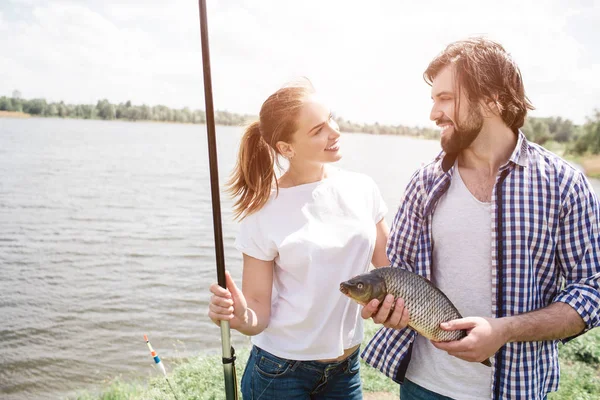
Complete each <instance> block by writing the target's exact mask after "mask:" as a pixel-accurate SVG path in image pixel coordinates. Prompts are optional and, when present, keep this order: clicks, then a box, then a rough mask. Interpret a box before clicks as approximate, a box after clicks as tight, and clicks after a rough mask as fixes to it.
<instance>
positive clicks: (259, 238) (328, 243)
mask: <svg viewBox="0 0 600 400" xmlns="http://www.w3.org/2000/svg"><path fill="white" fill-rule="evenodd" d="M386 212H387V208H386V206H385V204H384V201H383V199H382V198H381V194H380V192H379V189H378V188H377V186H376V185H375V183H374V182H373V180H372V179H371V178H369V177H368V176H366V175H363V174H359V173H353V172H348V171H342V170H339V169H335V170H333V169H332V168H331V169H329V170H328V177H327V178H325V179H323V180H322V181H318V182H314V183H308V184H304V185H299V186H294V187H291V188H280V189H279V195H276V192H275V191H273V193H272V195H271V198H270V200H269V201H268V202H267V204H266V205H265V206H264V207H263V208H262V209H260V210H259V211H258V212H256V213H254V214H251V215H249V216H248V217H246V218H245V219H243V220H242V223H241V226H240V233H239V235H238V237H237V239H236V243H235V245H236V248H237V249H238V250H240V251H241V252H242V253H244V254H247V255H249V256H251V257H254V258H258V259H260V260H264V261H271V260H274V272H273V273H274V275H273V294H272V297H271V318H270V320H269V325H268V326H267V328H266V329H265V330H264V331H263V332H261V333H260V334H258V335H256V336H253V337H252V343H253V344H255V345H256V346H258V347H260V348H262V349H264V350H266V351H268V352H270V353H272V354H275V355H276V356H279V357H282V358H287V359H291V360H318V359H325V358H335V357H339V356H341V355H342V354H343V353H344V349H347V348H351V347H353V346H355V345H357V344H360V343H361V342H362V339H363V325H362V318H361V317H360V315H359V314H360V312H359V305H358V304H357V303H356V302H354V301H352V300H351V299H349V298H348V297H346V296H344V295H343V294H342V293H341V292H340V290H339V286H340V282H342V281H344V280H347V279H350V278H352V277H354V276H356V275H358V274H361V273H364V272H366V271H367V270H368V268H369V266H370V262H371V258H372V256H373V250H374V248H375V240H376V236H377V233H376V229H375V225H376V224H377V223H378V222H379V221H381V219H382V218H383V217H384V215H385V213H386Z"/></svg>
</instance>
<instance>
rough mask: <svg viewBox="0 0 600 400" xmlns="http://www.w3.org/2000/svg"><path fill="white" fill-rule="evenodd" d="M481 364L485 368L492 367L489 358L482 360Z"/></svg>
mask: <svg viewBox="0 0 600 400" xmlns="http://www.w3.org/2000/svg"><path fill="white" fill-rule="evenodd" d="M481 363H482V364H483V365H485V366H486V367H491V366H492V363H491V362H490V359H489V358H488V359H487V360H483V361H482V362H481Z"/></svg>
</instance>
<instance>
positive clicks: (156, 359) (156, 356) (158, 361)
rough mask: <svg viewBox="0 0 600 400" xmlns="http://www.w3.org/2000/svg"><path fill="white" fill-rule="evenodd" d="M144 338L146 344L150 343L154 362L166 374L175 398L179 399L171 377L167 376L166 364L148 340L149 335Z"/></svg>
mask: <svg viewBox="0 0 600 400" xmlns="http://www.w3.org/2000/svg"><path fill="white" fill-rule="evenodd" d="M144 340H145V341H146V344H147V345H148V349H149V350H150V354H151V355H152V358H154V363H155V364H156V366H157V367H158V369H159V370H160V372H162V373H163V375H164V376H165V379H166V380H167V383H168V384H169V387H170V388H171V392H173V396H174V397H175V400H179V399H178V398H177V395H176V394H175V391H174V390H173V386H171V382H170V381H169V378H168V377H167V370H166V369H165V366H164V364H163V363H162V361H161V360H160V357H159V356H158V354H156V351H154V349H153V348H152V345H151V344H150V341H149V340H148V336H147V335H144Z"/></svg>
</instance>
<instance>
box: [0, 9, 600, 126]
mask: <svg viewBox="0 0 600 400" xmlns="http://www.w3.org/2000/svg"><path fill="white" fill-rule="evenodd" d="M207 7H208V29H209V39H210V57H211V71H212V85H213V96H214V105H215V108H216V109H218V110H227V111H231V112H236V113H247V114H254V115H257V114H258V111H259V110H260V106H261V104H262V102H263V101H264V100H265V99H266V98H267V97H268V96H269V95H270V94H271V93H272V92H273V91H275V90H276V89H277V88H279V87H281V86H283V85H284V84H285V83H286V82H288V81H290V80H293V79H295V78H297V77H299V76H306V77H308V78H309V79H310V80H311V81H312V82H313V84H314V86H315V88H316V90H317V91H318V92H319V93H320V94H321V96H323V97H324V98H325V99H326V101H327V103H328V105H329V107H330V108H331V110H332V111H333V112H334V113H335V114H336V115H338V116H341V117H344V118H345V119H349V120H352V121H355V122H366V123H374V122H379V123H381V124H394V125H395V124H402V125H409V126H432V125H433V124H432V123H431V122H430V121H429V110H430V107H431V98H430V96H431V93H430V87H429V86H428V85H427V84H426V83H425V82H424V80H423V78H422V74H423V71H424V70H425V69H426V67H427V65H428V63H429V61H431V59H432V58H433V57H435V55H437V54H438V53H439V52H440V51H442V50H443V49H444V47H445V46H446V45H447V44H449V43H450V42H452V41H455V40H460V39H464V38H467V37H469V36H474V35H484V36H487V37H489V38H491V39H494V40H497V41H499V42H500V43H501V44H503V45H504V47H505V48H506V49H507V51H508V52H510V53H511V55H512V56H513V58H514V59H515V60H516V62H517V64H518V65H519V67H520V69H521V72H522V74H523V79H524V82H525V89H526V92H527V94H528V96H529V98H530V99H531V101H532V102H533V104H534V105H535V106H536V110H535V111H534V112H532V113H531V115H533V116H539V117H545V116H561V117H563V118H569V119H571V120H573V121H574V122H575V123H578V124H581V123H584V122H585V121H586V116H590V115H591V114H592V112H593V111H594V109H596V108H598V109H600V79H599V78H598V77H599V76H600V40H598V39H599V38H600V0H587V1H584V0H560V1H559V0H546V1H543V2H540V1H527V0H518V1H514V0H504V1H485V0H478V1H461V0H453V1H448V0H442V1H438V0H431V1H429V0H421V1H409V0H386V1H383V0H382V1H377V0H369V1H353V0H302V1H289V0H260V1H257V0H220V1H217V0H207ZM0 72H1V77H0V96H11V95H12V93H13V90H19V91H20V92H21V94H22V97H23V98H27V99H29V98H36V97H41V98H46V99H47V100H49V101H61V100H63V101H65V102H66V103H75V104H76V103H87V104H95V103H96V102H97V101H98V100H100V99H108V100H109V101H110V102H112V103H120V102H125V101H127V100H131V102H132V103H134V104H148V105H158V104H164V105H166V106H169V107H173V108H183V107H189V108H190V109H204V108H205V106H204V91H203V90H204V89H203V78H202V56H201V45H200V29H199V18H198V3H197V1H196V0H52V1H47V0H44V1H41V0H0Z"/></svg>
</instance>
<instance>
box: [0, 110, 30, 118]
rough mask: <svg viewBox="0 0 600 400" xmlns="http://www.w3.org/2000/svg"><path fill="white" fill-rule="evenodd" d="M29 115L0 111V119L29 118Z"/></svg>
mask: <svg viewBox="0 0 600 400" xmlns="http://www.w3.org/2000/svg"><path fill="white" fill-rule="evenodd" d="M30 117H31V114H27V113H24V112H20V111H0V118H30Z"/></svg>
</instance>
